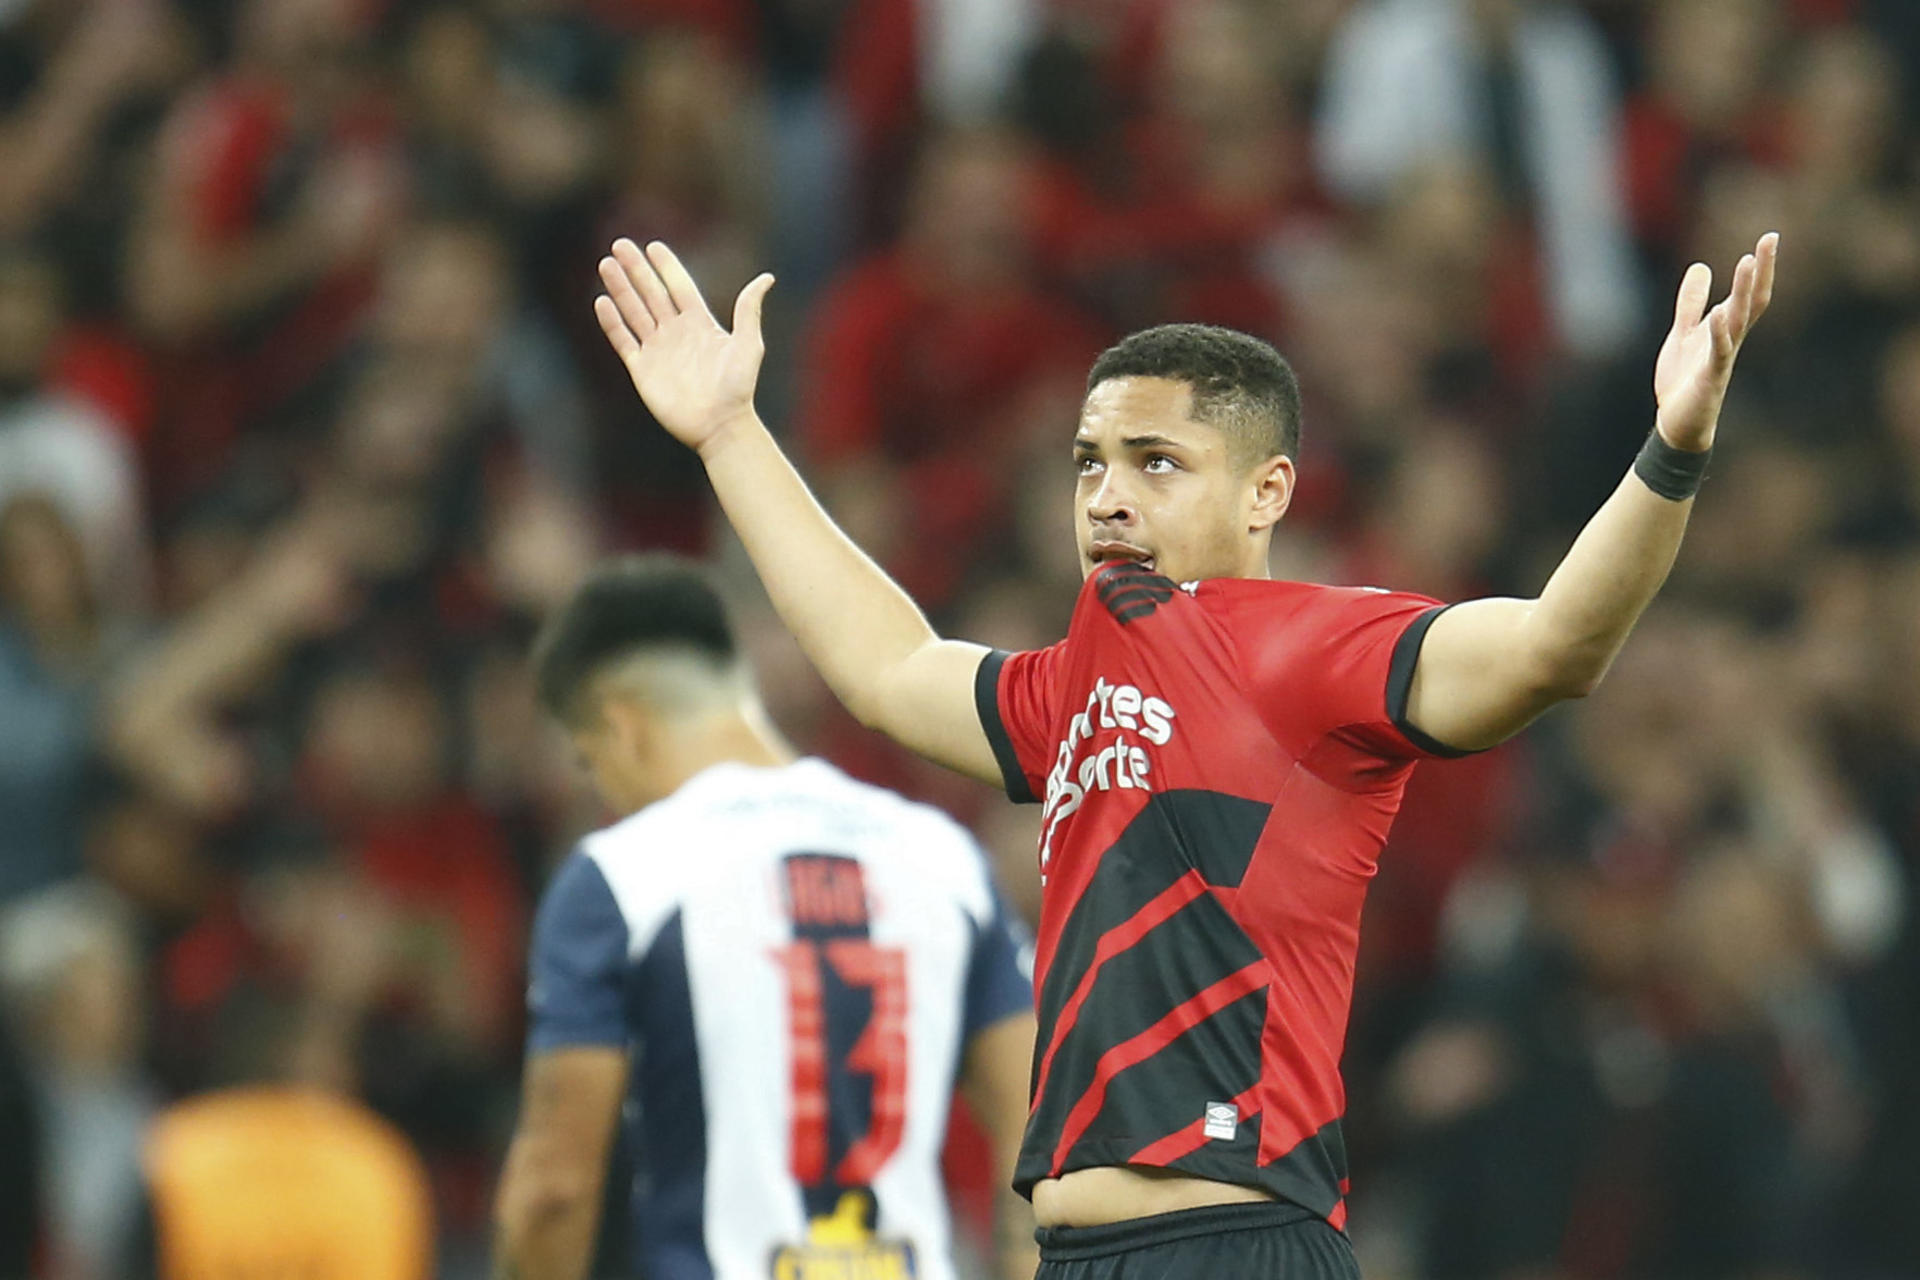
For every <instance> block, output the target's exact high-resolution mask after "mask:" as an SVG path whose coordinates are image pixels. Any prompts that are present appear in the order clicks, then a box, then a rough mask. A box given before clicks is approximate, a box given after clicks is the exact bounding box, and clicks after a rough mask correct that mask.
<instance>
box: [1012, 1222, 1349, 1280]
mask: <svg viewBox="0 0 1920 1280" xmlns="http://www.w3.org/2000/svg"><path fill="white" fill-rule="evenodd" d="M1035 1234H1036V1236H1037V1238H1038V1239H1039V1241H1040V1270H1039V1272H1038V1274H1036V1275H1035V1277H1034V1280H1360V1268H1359V1267H1358V1266H1357V1265H1356V1264H1355V1263H1354V1260H1353V1246H1352V1245H1351V1244H1349V1243H1348V1242H1347V1238H1346V1236H1344V1235H1342V1234H1341V1233H1340V1232H1338V1231H1336V1230H1334V1229H1333V1227H1331V1226H1329V1225H1328V1224H1327V1222H1326V1220H1325V1219H1323V1218H1321V1217H1319V1216H1317V1215H1315V1214H1312V1213H1309V1212H1308V1211H1307V1210H1305V1209H1301V1208H1298V1207H1297V1206H1294V1205H1290V1204H1222V1205H1209V1206H1207V1207H1206V1208H1204V1209H1183V1210H1181V1211H1180V1212H1178V1213H1160V1214H1155V1215H1154V1216H1153V1217H1151V1218H1134V1219H1132V1220H1131V1221H1128V1222H1116V1223H1112V1224H1111V1225H1108V1226H1104V1227H1041V1228H1040V1230H1039V1231H1038V1232H1037V1233H1035Z"/></svg>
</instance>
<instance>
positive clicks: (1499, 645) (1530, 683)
mask: <svg viewBox="0 0 1920 1280" xmlns="http://www.w3.org/2000/svg"><path fill="white" fill-rule="evenodd" d="M1779 248H1780V238H1779V236H1777V235H1773V234H1769V235H1766V236H1763V237H1761V239H1760V242H1759V244H1758V245H1757V246H1756V247H1755V249H1754V251H1753V252H1752V253H1750V254H1748V255H1746V256H1745V257H1743V258H1741V260H1740V264H1739V266H1738V267H1737V268H1735V270H1734V274H1733V285H1732V287H1731V289H1730V290H1729V291H1728V294H1727V296H1726V297H1725V298H1724V299H1722V300H1721V301H1720V303H1719V304H1718V305H1716V306H1715V307H1713V308H1712V310H1708V309H1707V301H1708V297H1709V294H1710V291H1711V289H1712V285H1713V272H1712V271H1711V270H1710V269H1709V268H1708V267H1707V266H1706V265H1705V264H1704V263H1697V262H1696V263H1695V264H1693V266H1691V267H1689V268H1688V269H1687V273H1686V276H1685V278H1684V279H1683V280H1682V281H1681V283H1680V293H1679V298H1678V301H1677V302H1676V304H1675V306H1674V317H1673V328H1672V329H1671V330H1669V331H1668V333H1667V337H1666V341H1665V343H1663V344H1662V346H1661V348H1660V355H1659V358H1658V359H1657V361H1656V362H1655V364H1654V375H1653V389H1654V395H1655V397H1656V398H1657V400H1658V402H1659V414H1658V418H1657V420H1656V425H1655V430H1656V431H1658V433H1659V436H1660V439H1661V440H1662V441H1664V442H1665V443H1666V444H1667V445H1669V446H1671V447H1672V448H1673V449H1676V450H1681V451H1684V452H1685V453H1687V454H1695V455H1698V454H1701V453H1704V452H1705V451H1706V450H1707V449H1710V448H1711V447H1712V446H1713V440H1714V433H1715V431H1716V430H1717V428H1718V425H1719V419H1720V406H1721V403H1722V401H1723V400H1724V399H1725V397H1726V392H1727V385H1728V383H1729V381H1730V380H1731V379H1732V377H1733V366H1734V360H1735V358H1736V357H1737V356H1738V355H1739V353H1740V346H1741V344H1742V343H1743V342H1744V341H1745V340H1746V337H1747V334H1748V333H1749V332H1750V331H1751V329H1752V327H1753V324H1754V322H1755V321H1757V320H1758V319H1759V318H1760V316H1761V315H1762V314H1763V313H1764V312H1765V311H1766V309H1767V304H1768V302H1770V301H1771V300H1772V298H1773V277H1774V265H1775V261H1776V259H1777V257H1778V254H1779ZM1692 510H1693V500H1692V499H1691V498H1690V497H1689V498H1685V499H1681V500H1675V499H1673V498H1668V497H1662V496H1660V495H1659V494H1657V493H1655V492H1654V491H1653V490H1652V489H1651V488H1650V487H1649V486H1648V485H1647V483H1646V482H1644V481H1642V480H1641V479H1640V477H1639V476H1638V475H1635V474H1629V475H1628V476H1627V477H1626V478H1625V479H1624V480H1622V481H1621V483H1620V487H1619V488H1618V489H1616V490H1615V491H1614V493H1613V496H1612V497H1610V498H1608V499H1607V501H1606V503H1605V504H1603V505H1602V506H1601V508H1600V510H1599V511H1598V512H1597V513H1596V514H1595V515H1594V517H1593V519H1592V520H1590V521H1588V523H1587V526H1586V528H1585V529H1584V530H1582V531H1581V533H1580V536H1579V537H1578V538H1577V539H1576V540H1575V541H1574V544H1573V547H1572V549H1570V550H1569V551H1568V552H1567V555H1566V558H1565V559H1564V560H1562V561H1561V562H1560V567H1559V568H1558V569H1556V570H1555V571H1554V574H1553V576H1552V577H1551V578H1550V579H1549V580H1548V582H1547V585H1546V588H1545V589H1544V590H1543V591H1542V592H1541V593H1540V596H1539V598H1538V599H1534V600H1516V599H1489V600H1474V601H1469V602H1467V603H1465V604H1461V605H1456V606H1455V607H1454V608H1452V609H1449V610H1447V611H1446V612H1445V613H1443V614H1441V615H1440V617H1439V618H1438V619H1437V620H1436V621H1435V622H1434V624H1433V627H1432V629H1431V630H1429V631H1428V632H1427V636H1426V641H1425V644H1424V645H1423V646H1422V648H1421V651H1420V660H1419V663H1418V664H1417V665H1416V666H1415V668H1414V677H1413V684H1412V688H1411V690H1410V693H1409V696H1408V700H1407V718H1408V719H1409V720H1410V721H1411V722H1412V723H1413V724H1414V725H1415V726H1416V727H1417V728H1419V729H1420V730H1421V731H1422V732H1424V733H1426V734H1428V735H1429V736H1431V737H1433V738H1436V739H1438V740H1439V741H1441V742H1443V743H1446V744H1448V745H1450V746H1454V747H1459V748H1462V749H1469V750H1471V749H1478V748H1482V747H1490V746H1493V745H1494V744H1495V743H1498V742H1501V741H1503V740H1505V739H1506V738H1509V737H1511V736H1512V735H1514V734H1515V733H1518V732H1519V731H1520V730H1521V729H1523V728H1525V727H1526V726H1527V724H1528V723H1530V722H1531V721H1532V720H1533V719H1534V718H1536V717H1537V716H1539V715H1540V714H1541V713H1542V712H1543V711H1545V710H1546V709H1547V708H1548V707H1551V706H1552V705H1554V704H1555V703H1556V702H1560V701H1563V700H1565V699H1568V698H1579V697H1584V696H1585V695H1587V694H1588V693H1590V692H1592V690H1593V689H1594V687H1595V686H1596V685H1598V684H1599V682H1600V679H1601V677H1602V676H1604V675H1605V674H1606V671H1607V668H1608V667H1609V666H1610V665H1611V664H1612V662H1613V659H1614V657H1615V655H1617V654H1618V653H1619V652H1620V647H1621V645H1623V644H1624V643H1625V642H1626V639H1627V635H1628V633H1629V632H1630V631H1632V630H1633V626H1634V623H1635V622H1637V621H1638V620H1639V618H1640V614H1641V613H1642V611H1644V610H1645V609H1646V607H1647V605H1648V604H1649V603H1650V602H1651V601H1652V600H1653V597H1654V595H1655V593H1657V592H1658V591H1659V590H1660V585H1661V584H1662V583H1663V582H1665V581H1666V577H1667V572H1668V570H1669V569H1671V568H1672V567H1673V560H1674V556H1675V554H1676V553H1677V552H1678V551H1679V549H1680V540H1681V537H1682V536H1683V535H1684V534H1685V532H1686V527H1687V517H1688V516H1689V514H1691V512H1692Z"/></svg>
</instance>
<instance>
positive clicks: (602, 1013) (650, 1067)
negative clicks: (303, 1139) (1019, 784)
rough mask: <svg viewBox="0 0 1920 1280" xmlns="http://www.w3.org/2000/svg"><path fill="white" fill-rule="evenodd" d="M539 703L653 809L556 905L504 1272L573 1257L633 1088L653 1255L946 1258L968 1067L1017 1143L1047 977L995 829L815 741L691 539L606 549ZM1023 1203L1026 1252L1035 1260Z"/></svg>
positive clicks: (549, 895)
mask: <svg viewBox="0 0 1920 1280" xmlns="http://www.w3.org/2000/svg"><path fill="white" fill-rule="evenodd" d="M534 663H535V672H536V678H537V682H538V687H539V692H540V697H541V701H542V702H543V703H544V705H545V706H546V708H547V710H548V711H549V712H551V713H552V714H553V715H555V716H556V717H557V718H558V719H559V720H560V722H561V723H562V725H564V726H565V727H566V729H567V730H568V731H569V734H570V736H571V737H572V739H573V742H574V745H575V747H576V749H577V750H578V752H579V754H580V755H581V757H582V758H583V760H584V762H585V764H586V767H587V769H588V771H589V772H590V773H591V775H592V778H593V783H594V786H595V788H596V789H597V790H598V791H599V792H600V794H601V796H602V797H603V798H604V799H605V800H606V801H607V802H608V804H609V805H611V806H612V807H613V808H614V809H615V810H617V811H618V812H620V813H623V814H628V815H631V816H629V817H627V818H625V819H624V820H622V821H620V822H618V823H616V824H614V825H613V826H611V827H608V828H606V829H605V830H603V831H600V832H597V833H596V834H593V835H590V836H588V837H587V838H586V839H585V840H584V841H582V842H581V844H580V847H579V848H578V849H577V850H575V851H574V852H573V853H572V854H571V855H569V857H568V858H567V859H566V861H565V862H564V863H563V864H562V865H561V867H560V869H559V871H558V872H557V873H556V874H555V876H554V878H553V882H552V884H551V885H550V887H549V888H548V890H547V892H546V895H545V897H544V898H543V900H542V902H541V905H540V911H539V915H538V918H537V919H536V921H535V924H534V933H533V947H532V957H531V961H530V964H529V969H530V970H531V973H530V978H531V983H530V987H529V991H528V1006H529V1019H528V1021H529V1026H528V1033H527V1038H528V1046H529V1054H528V1058H527V1065H526V1081H525V1096H524V1099H523V1103H522V1110H521V1116H520V1125H519V1130H518V1132H517V1133H516V1134H515V1136H514V1141H513V1145H512V1148H511V1149H510V1151H509V1153H508V1156H507V1164H506V1170H505V1172H504V1174H503V1175H502V1179H501V1186H500V1193H499V1205H498V1218H499V1240H498V1255H497V1259H496V1274H497V1275H501V1276H516V1277H526V1278H527V1280H578V1278H579V1277H581V1276H583V1275H584V1274H585V1272H586V1268H587V1266H588V1263H589V1260H590V1257H589V1255H590V1254H591V1252H592V1249H593V1245H594V1239H595V1232H596V1227H597V1224H598V1219H599V1213H600V1206H601V1200H602V1190H603V1179H604V1176H605V1169H606V1167H607V1161H608V1153H609V1150H610V1146H611V1142H612V1139H613V1135H614V1131H615V1125H616V1122H617V1121H618V1119H619V1117H620V1115H621V1112H622V1106H623V1103H624V1104H626V1105H627V1106H628V1113H629V1119H628V1122H627V1123H628V1129H627V1136H628V1138H629V1139H630V1150H631V1152H632V1154H633V1158H634V1161H635V1164H636V1172H637V1177H636V1181H635V1186H634V1188H633V1194H632V1198H631V1202H632V1218H631V1221H632V1225H633V1228H634V1231H633V1236H634V1247H635V1253H636V1255H637V1256H636V1259H635V1261H636V1263H637V1265H638V1269H639V1272H640V1274H642V1275H645V1276H648V1277H651V1280H749V1278H750V1277H751V1278H755V1280H769V1278H775V1280H808V1278H810V1277H811V1278H812V1280H831V1278H832V1277H869V1278H871V1280H910V1278H915V1277H919V1278H925V1280H951V1277H953V1275H954V1264H953V1261H952V1259H951V1258H950V1256H949V1226H948V1217H947V1203H946V1198H945V1194H944V1192H943V1190H942V1185H941V1177H940V1152H941V1147H942V1145H943V1142H944V1138H945V1134H946V1124H947V1114H948V1110H949V1107H950V1105H951V1103H952V1099H953V1089H954V1076H955V1070H956V1065H957V1067H958V1072H959V1075H960V1079H961V1083H962V1086H963V1088H964V1089H965V1091H966V1093H967V1096H968V1098H969V1100H970V1101H971V1102H972V1104H973V1106H974V1110H975V1112H976V1114H977V1115H978V1116H979V1118H980V1120H981V1122H982V1124H983V1126H984V1127H985V1129H986V1130H987V1133H988V1135H989V1137H990V1138H993V1139H995V1140H996V1145H997V1146H998V1147H999V1148H1000V1150H999V1151H998V1152H996V1154H997V1155H998V1156H1000V1157H1001V1163H1003V1164H1004V1165H1005V1166H1006V1167H1007V1168H1009V1169H1010V1168H1011V1166H1012V1163H1013V1154H1014V1151H1015V1150H1016V1149H1017V1148H1018V1146H1019V1142H1020V1133H1021V1128H1022V1126H1023V1125H1024V1123H1025V1121H1026V1090H1027V1065H1028V1061H1029V1059H1030V1057H1031V1054H1032V1048H1033V1015H1032V1012H1031V992H1030V989H1029V987H1028V979H1027V977H1026V974H1025V972H1024V971H1023V970H1022V969H1021V967H1020V965H1019V963H1018V961H1017V959H1016V947H1017V944H1016V942H1015V939H1014V935H1013V933H1012V930H1011V926H1010V923H1009V921H1008V919H1007V917H1006V915H1005V912H1004V910H1003V908H1002V907H1001V905H1000V901H999V898H998V895H997V894H996V892H995V890H994V885H993V882H992V879H991V877H990V875H989V873H988V871H987V864H986V860H985V857H984V855H983V854H982V853H981V851H980V850H979V848H978V846H976V845H975V844H974V842H973V840H972V839H971V838H970V837H969V836H968V835H967V834H966V832H965V831H964V830H962V829H961V828H960V827H959V826H958V825H956V824H955V823H954V822H953V821H952V820H951V819H949V818H947V817H946V816H945V815H944V814H942V813H940V812H939V811H938V810H935V809H932V808H929V807H927V806H925V805H918V804H911V803H909V802H908V801H906V800H903V799H901V798H900V797H898V796H896V795H893V794H891V793H889V792H886V791H882V790H879V789H878V788H875V787H870V786H867V785H865V784H863V783H859V782H855V781H853V780H852V779H850V778H848V777H846V776H845V775H844V774H842V773H840V772H839V771H838V770H836V769H835V768H833V767H832V766H831V765H829V764H826V763H824V762H823V761H820V760H813V759H807V760H796V759H795V758H794V755H793V752H792V751H791V750H790V749H789V748H788V746H787V745H786V744H785V743H784V742H783V741H781V739H780V737H779V736H778V734H777V733H776V732H775V731H774V729H773V728H772V726H771V725H770V724H769V723H768V722H767V719H766V717H765V714H764V712H763V711H762V710H761V706H760V702H759V699H758V697H757V695H756V694H755V691H754V688H753V681H752V677H751V674H750V672H749V670H748V667H747V665H746V663H745V661H744V659H743V658H742V657H741V656H740V654H739V653H738V652H737V651H736V648H735V644H734V638H733V633H732V630H731V628H730V627H729V624H728V621H727V617H726V614H725V611H724V610H723V609H722V607H721V604H720V601H719V598H718V597H717V596H716V595H715V594H714V592H713V590H712V588H711V587H709V586H708V585H707V583H706V581H705V579H704V578H703V577H702V576H701V575H700V574H699V572H698V571H697V570H695V569H694V568H693V567H692V566H690V565H688V564H686V563H684V562H681V561H676V560H672V559H668V558H664V557H658V558H650V559H638V558H635V559H625V560H616V561H612V562H609V563H608V564H607V565H605V566H603V567H602V568H600V569H599V570H597V571H596V572H595V573H593V574H592V575H591V576H590V577H589V578H588V580H587V581H586V583H585V584H584V585H582V587H581V588H580V590H579V591H578V593H577V594H576V595H575V596H574V598H573V599H572V601H571V602H570V603H569V604H568V605H567V606H566V607H565V608H564V609H563V610H561V611H560V612H559V613H557V614H556V615H555V616H554V617H553V618H552V619H551V620H550V621H549V623H548V624H547V626H546V628H545V630H544V631H543V633H542V635H541V637H540V639H539V641H538V643H537V644H536V646H535V653H534ZM1007 1198H1008V1199H1009V1200H1012V1201H1013V1206H1014V1208H1015V1209H1017V1214H1016V1217H1015V1221H1014V1223H1011V1224H1008V1225H1014V1226H1015V1227H1016V1230H1015V1231H1014V1232H1013V1233H1012V1234H1011V1235H1010V1238H1009V1242H1008V1246H1007V1249H1006V1254H1007V1256H1006V1258H1005V1259H1004V1261H1003V1266H1004V1267H1005V1269H1006V1272H1007V1274H1009V1275H1011V1274H1014V1273H1015V1272H1016V1271H1018V1269H1019V1268H1020V1267H1022V1266H1024V1267H1025V1270H1024V1271H1021V1272H1020V1274H1023V1275H1025V1274H1031V1271H1032V1265H1033V1263H1032V1257H1033V1243H1032V1241H1031V1239H1030V1237H1031V1235H1032V1218H1031V1214H1030V1213H1029V1211H1028V1210H1027V1207H1026V1206H1025V1205H1024V1204H1021V1203H1019V1202H1018V1201H1017V1200H1013V1197H1012V1196H1008V1197H1007Z"/></svg>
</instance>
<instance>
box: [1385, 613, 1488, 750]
mask: <svg viewBox="0 0 1920 1280" xmlns="http://www.w3.org/2000/svg"><path fill="white" fill-rule="evenodd" d="M1451 608H1453V606H1452V605H1450V604H1443V605H1435V606H1434V607H1433V608H1431V609H1429V610H1427V611H1426V612H1425V613H1423V614H1420V615H1419V616H1418V617H1416V618H1415V619H1414V620H1413V621H1412V622H1409V623H1408V624H1407V629H1406V630H1405V631H1402V632H1401V633H1400V638H1399V639H1398V640H1396V641H1394V643H1393V659H1392V661H1390V662H1389V663H1388V664H1387V719H1389V720H1391V721H1393V727H1394V728H1396V729H1398V730H1399V731H1400V732H1401V733H1402V734H1404V735H1406V739H1407V741H1408V742H1411V743H1412V744H1413V745H1414V746H1416V747H1418V748H1420V749H1421V750H1422V751H1424V752H1426V753H1427V754H1428V755H1434V756H1441V757H1444V758H1447V759H1456V758H1458V757H1460V756H1470V755H1476V754H1478V753H1477V752H1475V751H1471V750H1467V749H1465V748H1462V747H1450V746H1448V745H1447V744H1446V743H1444V742H1440V741H1437V740H1436V739H1433V738H1430V737H1428V736H1427V735H1426V734H1424V733H1422V732H1421V731H1420V730H1419V729H1418V728H1417V727H1415V725H1414V723H1413V722H1412V721H1411V720H1408V719H1407V696H1408V695H1409V694H1411V693H1412V692H1413V669H1414V667H1415V666H1416V665H1418V664H1419V661H1420V646H1421V645H1422V644H1424V643H1425V642H1426V638H1427V629H1428V628H1430V627H1431V626H1433V624H1434V622H1435V621H1436V620H1438V619H1439V617H1440V615H1441V614H1443V613H1445V612H1446V611H1447V610H1449V609H1451Z"/></svg>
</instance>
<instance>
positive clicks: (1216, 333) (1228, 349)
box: [1087, 324, 1300, 463]
mask: <svg viewBox="0 0 1920 1280" xmlns="http://www.w3.org/2000/svg"><path fill="white" fill-rule="evenodd" d="M1111 378H1170V379H1172V380H1174V381H1177V382H1184V383H1186V384H1187V385H1188V386H1190V387H1192V388H1193V416H1194V417H1195V418H1198V419H1200V420H1201V421H1203V422H1208V423H1211V424H1213V425H1215V426H1218V427H1220V428H1221V429H1222V430H1223V431H1225V432H1226V433H1227V437H1228V439H1229V440H1230V441H1231V442H1232V443H1233V445H1234V448H1235V452H1236V454H1237V455H1238V457H1239V458H1240V460H1241V461H1244V462H1248V463H1252V462H1255V461H1258V460H1260V459H1263V458H1271V457H1273V456H1274V455H1275V454H1285V455H1286V456H1287V457H1289V458H1291V457H1294V456H1296V455H1297V454H1298V453H1299V452H1300V380H1299V379H1298V378H1296V377H1294V374H1293V366H1292V365H1289V364H1288V363H1287V361H1286V358H1285V357H1284V356H1282V355H1281V354H1280V353H1279V352H1278V351H1275V350H1274V349H1273V346H1272V345H1271V344H1270V343H1266V342H1262V341H1261V340H1260V339H1258V338H1256V337H1254V336H1253V335H1252V334H1247V333H1241V332H1240V331H1239V330H1237V329H1223V328H1221V327H1220V326H1218V325H1211V324H1163V325H1158V326H1156V327H1155V328H1152V329H1142V330H1141V331H1140V332H1138V333H1135V334H1130V335H1128V336H1127V337H1125V338H1122V339H1121V340H1120V341H1119V342H1118V343H1116V344H1115V345H1113V346H1111V347H1108V348H1107V349H1106V350H1105V351H1103V352H1101V353H1100V358H1099V359H1098V360H1095V361H1094V362H1093V369H1092V370H1091V371H1090V372H1089V373H1088V374H1087V390H1088V392H1092V391H1093V389H1094V388H1095V387H1097V386H1099V385H1100V384H1101V383H1103V382H1106V381H1107V380H1109V379H1111Z"/></svg>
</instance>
